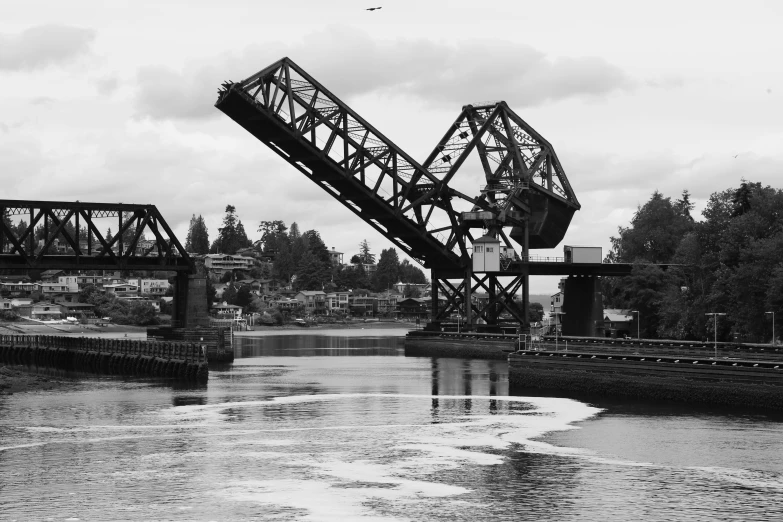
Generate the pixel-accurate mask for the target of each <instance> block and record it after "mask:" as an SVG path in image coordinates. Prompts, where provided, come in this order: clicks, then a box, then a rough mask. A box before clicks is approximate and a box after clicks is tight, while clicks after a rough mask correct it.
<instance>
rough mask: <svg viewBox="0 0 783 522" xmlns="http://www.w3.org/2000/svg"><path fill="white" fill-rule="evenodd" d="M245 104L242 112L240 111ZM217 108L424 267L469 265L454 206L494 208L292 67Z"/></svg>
mask: <svg viewBox="0 0 783 522" xmlns="http://www.w3.org/2000/svg"><path fill="white" fill-rule="evenodd" d="M240 100H241V101H242V102H244V107H236V106H235V104H236V103H238V102H239V101H240ZM216 107H217V108H218V109H220V110H222V111H223V112H225V113H226V114H227V115H229V116H230V117H231V118H233V119H234V120H236V121H237V122H238V123H240V125H242V126H243V127H245V128H246V129H247V130H248V131H250V132H251V133H252V134H254V135H255V136H256V137H257V138H258V139H259V140H261V141H262V142H264V143H265V144H267V145H269V146H270V148H272V149H273V150H274V151H275V152H276V153H277V154H278V155H280V156H281V157H283V158H284V159H285V160H286V161H288V162H289V163H290V164H291V165H293V166H294V167H295V168H297V170H299V171H300V172H303V173H304V174H306V175H307V176H308V177H310V179H312V180H313V181H314V182H316V183H317V184H318V185H319V186H321V187H322V188H324V189H325V190H326V191H327V192H329V193H330V194H331V195H332V196H333V197H335V198H336V199H338V201H340V202H342V203H343V204H344V205H345V206H347V207H348V208H349V209H351V210H352V211H354V212H355V213H356V214H357V215H359V216H360V217H362V218H363V219H364V220H365V221H367V222H368V223H369V224H370V225H371V226H373V228H375V229H376V230H378V231H379V232H380V233H381V234H383V235H384V236H385V237H387V238H388V239H389V240H390V241H392V242H393V243H394V244H395V245H396V246H398V247H399V248H401V249H402V250H403V252H405V253H406V254H408V255H409V256H411V257H413V258H414V259H417V260H419V261H420V262H422V264H424V266H426V267H434V266H438V267H442V268H456V267H461V266H463V265H464V264H465V263H466V262H467V260H468V259H469V253H468V250H467V244H466V239H470V236H469V235H466V233H465V231H464V230H462V229H461V227H459V226H458V223H457V221H456V216H457V212H456V211H455V210H454V205H453V203H452V200H454V199H458V200H463V201H466V202H467V203H469V204H470V205H473V206H478V207H480V208H486V209H487V210H489V205H487V204H485V203H483V202H482V201H480V200H478V199H477V198H471V197H469V196H467V195H465V194H462V193H460V192H458V191H456V190H454V189H452V188H450V187H449V186H448V183H447V180H446V181H444V180H441V179H439V178H438V177H437V176H436V175H434V174H432V173H430V172H428V171H427V169H425V168H423V167H422V166H421V165H420V164H418V163H417V162H416V161H415V160H414V159H413V158H412V157H410V156H408V155H407V154H406V153H405V152H404V151H402V150H401V149H400V148H399V147H397V146H396V145H395V144H394V143H393V142H392V141H391V140H389V139H388V138H386V137H385V136H384V135H383V134H381V133H380V132H378V131H377V130H376V129H375V128H374V127H372V126H371V125H370V124H369V123H367V122H366V121H365V120H364V119H362V118H361V117H360V116H359V115H358V114H356V113H355V112H354V111H353V110H352V109H351V108H350V107H348V106H347V105H346V104H345V103H343V102H342V101H341V100H339V99H338V98H337V97H336V96H334V95H333V94H332V93H331V92H329V90H328V89H326V88H325V87H324V86H323V85H321V84H319V83H318V82H317V81H316V80H315V79H314V78H312V77H311V76H309V75H308V74H307V73H306V72H305V71H304V70H302V69H301V68H300V67H299V66H297V65H296V64H295V63H294V62H293V61H291V60H289V59H287V58H284V59H283V60H280V61H278V62H276V63H275V64H272V65H271V66H269V67H267V68H266V69H264V70H262V71H260V72H258V73H257V74H255V75H253V76H251V77H250V78H247V79H246V80H244V81H242V82H240V83H236V84H235V83H230V82H229V83H225V84H224V85H223V88H222V89H221V90H220V91H219V98H218V101H217V103H216ZM261 120H266V121H264V123H263V124H261V123H259V122H260V121H261ZM264 126H265V128H261V127H264ZM319 133H320V137H319V135H318V134H319ZM292 142H293V143H292ZM370 169H374V174H373V177H372V178H370V177H369V176H368V175H367V172H368V170H370ZM412 180H415V181H412ZM384 185H385V186H386V188H384ZM387 189H388V190H387ZM383 192H385V194H384V193H383ZM434 214H438V216H440V217H441V218H443V219H444V220H447V221H448V223H449V227H450V228H449V233H448V235H447V237H437V234H438V233H439V232H438V231H435V232H433V231H432V230H431V229H433V228H438V229H440V231H444V228H443V227H440V226H434V225H433V224H432V223H433V221H432V220H433V215H434ZM371 215H372V216H374V217H375V222H373V221H371V219H372V218H370V217H369V216H371ZM402 238H405V240H403V239H402Z"/></svg>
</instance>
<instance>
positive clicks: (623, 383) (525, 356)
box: [508, 351, 783, 410]
mask: <svg viewBox="0 0 783 522" xmlns="http://www.w3.org/2000/svg"><path fill="white" fill-rule="evenodd" d="M508 362H509V385H510V387H511V388H512V390H513V389H514V388H541V389H549V390H562V391H572V392H577V393H591V394H602V395H614V396H624V397H632V398H643V399H655V400H666V401H678V402H697V403H705V404H722V405H731V406H744V407H753V408H765V409H774V410H783V363H780V362H775V361H772V362H763V361H759V360H756V359H751V360H737V359H719V360H715V359H710V358H693V357H675V356H660V357H658V356H652V357H651V356H643V355H638V356H633V355H610V354H606V353H601V354H598V353H579V352H568V353H563V352H546V351H539V352H518V353H514V354H511V355H509V357H508Z"/></svg>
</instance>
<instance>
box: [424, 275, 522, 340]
mask: <svg viewBox="0 0 783 522" xmlns="http://www.w3.org/2000/svg"><path fill="white" fill-rule="evenodd" d="M525 278H526V276H525V275H524V274H520V275H517V276H515V277H513V278H512V279H511V281H510V282H509V283H508V284H505V285H504V284H503V283H502V282H500V281H499V280H498V278H497V276H495V275H492V274H470V285H471V288H470V295H471V296H474V295H475V293H476V291H482V290H483V291H484V292H486V293H487V294H488V296H489V299H488V301H487V303H486V304H484V305H483V306H479V305H478V304H476V303H474V302H473V300H471V302H470V309H471V316H472V318H473V321H475V320H476V319H483V320H484V321H485V322H486V324H488V325H497V324H498V323H499V319H498V317H499V316H500V314H502V313H503V312H508V313H509V315H511V318H512V321H513V322H514V323H517V324H519V325H527V319H526V318H525V317H524V311H523V310H520V309H519V307H518V306H517V304H516V303H515V302H514V297H515V296H517V293H518V292H519V290H520V288H521V287H522V286H523V285H524V284H525ZM452 281H454V279H453V278H442V277H437V276H436V275H435V274H433V276H432V284H433V285H437V294H438V295H442V296H443V297H445V298H446V300H447V303H446V306H445V307H444V308H443V309H440V308H439V309H438V311H437V313H436V314H433V316H434V320H435V321H443V320H445V319H447V318H448V317H449V316H450V315H451V314H453V313H457V314H459V315H460V316H462V317H465V316H466V315H467V309H466V302H467V297H466V296H467V292H466V290H467V284H466V280H465V279H460V280H459V283H457V284H455V283H453V282H452ZM518 298H523V296H519V297H518ZM468 327H469V326H468Z"/></svg>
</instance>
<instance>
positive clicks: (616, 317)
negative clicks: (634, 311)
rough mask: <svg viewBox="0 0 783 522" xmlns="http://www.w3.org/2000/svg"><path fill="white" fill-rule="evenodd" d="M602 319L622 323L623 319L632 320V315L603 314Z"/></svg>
mask: <svg viewBox="0 0 783 522" xmlns="http://www.w3.org/2000/svg"><path fill="white" fill-rule="evenodd" d="M604 321H613V322H615V323H622V322H625V321H629V322H630V321H633V316H632V315H623V314H604Z"/></svg>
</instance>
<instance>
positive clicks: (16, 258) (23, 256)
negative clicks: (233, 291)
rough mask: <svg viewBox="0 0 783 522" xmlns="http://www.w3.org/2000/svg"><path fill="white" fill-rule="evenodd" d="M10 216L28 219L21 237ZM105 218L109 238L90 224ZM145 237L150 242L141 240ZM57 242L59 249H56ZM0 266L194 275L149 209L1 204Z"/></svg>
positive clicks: (162, 223) (170, 235)
mask: <svg viewBox="0 0 783 522" xmlns="http://www.w3.org/2000/svg"><path fill="white" fill-rule="evenodd" d="M15 216H22V217H23V218H24V219H25V220H29V221H26V222H27V223H28V224H27V227H26V228H25V229H24V230H23V231H21V233H20V231H19V230H16V228H17V227H15V226H9V224H10V222H11V221H12V220H13V219H14V217H15ZM106 218H113V219H116V221H114V223H116V225H117V232H116V233H115V234H113V236H112V237H110V238H105V237H104V236H103V235H102V234H101V232H100V230H99V229H98V224H97V223H96V222H95V220H97V219H106ZM101 224H105V221H103V222H101ZM38 227H42V228H43V239H40V240H36V228H38ZM129 229H132V230H133V235H132V237H131V238H130V241H128V240H127V237H126V238H125V239H123V237H124V236H126V235H127V233H128V231H129ZM83 230H84V231H86V233H84V235H83V236H82V233H83V232H82V231H83ZM145 233H147V234H149V235H151V236H152V239H150V240H142V237H143V236H144V234H145ZM39 235H40V233H39ZM56 241H57V242H58V243H59V242H63V243H65V246H64V248H61V249H60V250H57V251H55V249H54V247H53V245H54V244H55V242H56ZM0 268H3V269H15V270H30V269H47V268H58V269H62V270H156V271H176V272H193V270H194V265H193V261H192V260H191V258H190V257H189V256H188V254H187V252H185V249H184V248H183V247H182V245H181V244H180V242H179V240H177V238H176V236H175V235H174V233H173V232H172V231H171V228H170V227H169V225H168V223H166V220H165V219H163V216H161V214H160V212H158V209H157V208H156V207H155V206H154V205H130V204H113V203H80V202H75V203H72V202H58V201H16V200H0Z"/></svg>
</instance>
